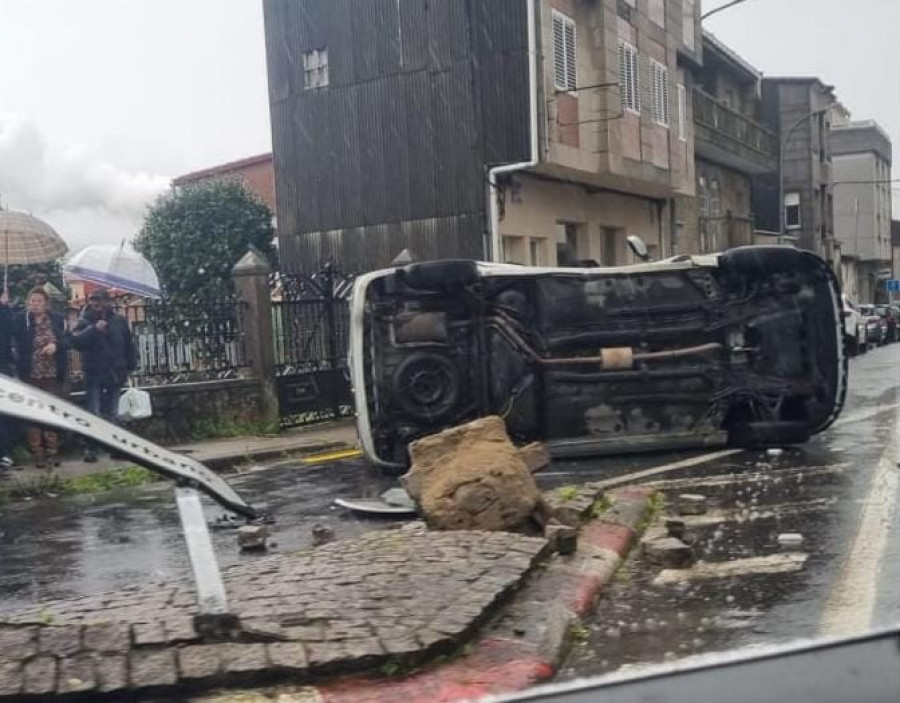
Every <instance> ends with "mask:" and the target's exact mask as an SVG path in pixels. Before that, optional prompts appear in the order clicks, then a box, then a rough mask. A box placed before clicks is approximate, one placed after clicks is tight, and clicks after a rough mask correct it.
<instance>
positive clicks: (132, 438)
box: [0, 374, 262, 519]
mask: <svg viewBox="0 0 900 703" xmlns="http://www.w3.org/2000/svg"><path fill="white" fill-rule="evenodd" d="M3 416H6V417H13V418H17V419H19V420H22V421H23V422H25V423H28V424H33V425H44V426H47V427H53V428H55V429H59V430H65V431H68V432H74V433H75V434H78V435H80V436H82V437H84V438H85V439H87V440H90V441H91V442H93V443H95V444H100V445H102V446H104V447H106V448H107V449H112V450H113V451H116V452H118V453H119V454H124V455H126V456H128V457H129V458H130V459H131V460H133V461H134V463H136V464H140V465H141V466H144V467H146V468H147V469H150V470H151V471H155V472H157V473H159V474H162V475H163V476H165V477H166V478H170V479H173V480H175V481H177V482H188V483H189V484H191V485H194V486H195V487H196V488H198V489H199V490H201V491H203V492H204V493H206V495H208V496H209V497H210V498H212V499H213V500H214V501H216V502H217V503H219V504H220V505H221V506H222V507H224V508H226V509H227V510H230V511H232V512H235V513H238V514H239V515H243V516H244V517H247V518H250V519H257V518H260V517H262V516H261V515H260V514H259V513H258V512H257V510H256V509H255V508H253V507H252V506H251V505H250V504H249V503H247V501H245V500H244V499H243V498H241V496H239V495H238V493H237V492H236V491H235V490H234V489H233V488H232V487H231V486H230V485H228V483H227V482H226V481H225V480H223V479H222V477H221V476H219V475H217V474H215V473H213V472H212V471H210V470H209V469H208V468H206V467H205V466H204V465H203V464H201V463H200V462H198V461H195V460H194V459H191V458H190V457H187V456H183V455H181V454H176V453H175V452H171V451H169V450H168V449H164V448H163V447H160V446H158V445H156V444H154V443H153V442H150V441H148V440H146V439H144V438H143V437H138V436H137V435H136V434H134V433H132V432H129V431H128V430H125V429H123V428H121V427H119V426H117V425H114V424H112V423H111V422H107V421H106V420H104V419H103V418H100V417H97V416H96V415H92V414H91V413H89V412H87V411H86V410H84V409H82V408H79V407H78V406H77V405H73V404H72V403H70V402H68V401H66V400H62V399H60V398H57V397H56V396H53V395H50V394H49V393H45V392H44V391H42V390H40V389H39V388H34V387H33V386H28V385H25V384H24V383H20V382H19V381H16V380H14V379H12V378H10V377H9V376H4V375H2V374H0V417H3Z"/></svg>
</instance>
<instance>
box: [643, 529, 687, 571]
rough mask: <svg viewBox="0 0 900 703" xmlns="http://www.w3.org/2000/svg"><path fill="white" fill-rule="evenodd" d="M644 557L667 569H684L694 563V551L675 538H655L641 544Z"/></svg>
mask: <svg viewBox="0 0 900 703" xmlns="http://www.w3.org/2000/svg"><path fill="white" fill-rule="evenodd" d="M641 550H642V553H643V555H644V557H645V558H646V559H647V560H648V561H650V562H651V563H653V564H657V565H658V566H662V567H665V568H667V569H686V568H688V567H690V566H691V565H692V564H693V563H694V551H693V550H692V549H691V548H690V547H689V546H688V545H686V544H685V543H684V542H682V541H681V540H680V539H678V538H676V537H657V538H654V539H649V540H644V541H643V542H641Z"/></svg>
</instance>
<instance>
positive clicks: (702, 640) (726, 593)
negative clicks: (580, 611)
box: [561, 345, 900, 679]
mask: <svg viewBox="0 0 900 703" xmlns="http://www.w3.org/2000/svg"><path fill="white" fill-rule="evenodd" d="M898 408H900V345H894V346H891V347H886V348H882V349H877V350H874V351H873V352H870V353H869V354H867V355H865V356H863V357H861V358H858V359H852V360H851V380H850V395H849V398H848V403H847V407H846V409H845V411H844V414H843V415H842V417H841V419H840V420H839V421H838V422H837V423H836V424H835V426H834V427H833V428H832V429H830V430H829V431H828V432H826V433H824V434H823V435H821V436H819V437H817V438H815V439H814V440H813V441H812V442H810V443H809V444H807V445H805V446H803V447H800V448H794V449H790V450H788V451H786V452H784V453H783V454H781V455H779V456H771V455H769V454H768V453H767V452H743V453H740V454H735V455H732V456H728V457H725V458H722V459H720V460H718V461H713V462H710V463H708V464H705V465H703V466H702V467H697V468H696V469H693V470H689V471H687V472H680V473H678V474H677V475H673V476H663V477H656V478H654V479H652V480H651V481H650V483H653V484H655V485H657V486H658V487H659V488H660V489H661V490H663V491H664V492H665V493H666V495H667V497H674V496H677V494H679V493H685V492H689V493H700V494H703V495H706V496H707V498H708V500H709V505H710V510H709V514H708V515H705V516H698V517H684V518H681V519H683V520H684V521H685V522H686V527H687V530H688V535H689V537H692V538H693V541H694V543H695V545H696V551H697V555H698V558H699V559H702V560H703V561H704V562H706V565H704V566H703V567H701V568H698V569H694V570H691V571H689V572H683V573H682V574H678V573H670V574H667V575H666V576H671V578H666V576H663V577H662V578H660V571H661V569H660V567H652V566H650V565H648V564H646V563H643V562H642V560H641V559H639V558H636V559H634V560H632V561H630V562H629V563H628V564H627V565H626V568H625V569H623V571H622V572H621V573H620V574H619V576H618V577H617V579H616V581H615V582H614V583H613V585H612V587H611V588H610V589H609V590H608V591H607V592H606V593H605V594H604V595H603V596H602V598H601V601H600V603H599V605H598V608H597V611H596V614H595V616H594V617H593V619H592V621H591V622H590V623H589V627H588V632H587V633H586V639H585V641H584V642H583V643H581V644H579V645H578V646H576V647H575V648H574V649H573V652H572V654H571V655H570V657H569V661H568V662H567V665H566V667H565V668H564V670H563V672H562V676H561V678H563V679H571V678H577V677H579V676H587V675H596V674H602V673H608V672H611V671H616V670H621V669H623V668H624V669H632V668H635V667H640V666H643V665H647V664H652V663H658V662H661V661H671V660H676V659H681V658H684V657H688V656H691V655H699V654H707V653H710V652H716V651H726V650H727V651H732V650H735V649H738V648H741V647H755V646H760V645H769V644H784V643H788V642H791V641H793V640H797V639H799V638H815V637H823V636H840V635H851V634H856V633H859V632H861V631H867V630H870V629H872V628H881V627H888V626H890V625H893V624H896V623H898V622H900V515H898V511H897V510H896V501H897V499H898V480H900V469H898V466H897V462H898V461H900V451H898V448H900V447H898V441H900V410H898ZM785 533H799V534H800V535H802V537H803V543H802V546H800V547H799V548H797V547H792V546H788V547H781V546H779V544H778V536H779V535H781V534H785ZM726 563H727V564H728V566H727V569H729V570H730V572H731V574H732V575H730V576H723V575H722V574H721V572H720V569H721V568H722V565H723V564H726Z"/></svg>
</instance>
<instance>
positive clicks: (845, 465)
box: [0, 345, 900, 677]
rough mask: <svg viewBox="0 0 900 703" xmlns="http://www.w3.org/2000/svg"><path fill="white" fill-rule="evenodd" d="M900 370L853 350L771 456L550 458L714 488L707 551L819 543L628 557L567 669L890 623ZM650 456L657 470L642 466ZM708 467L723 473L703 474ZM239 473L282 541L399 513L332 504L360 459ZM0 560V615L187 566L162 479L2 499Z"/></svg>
mask: <svg viewBox="0 0 900 703" xmlns="http://www.w3.org/2000/svg"><path fill="white" fill-rule="evenodd" d="M898 368H900V345H894V346H891V347H887V348H883V349H879V350H876V351H874V352H872V353H870V354H868V355H866V356H864V357H861V358H858V359H854V360H852V361H851V385H850V397H849V399H848V404H847V407H846V409H845V411H844V415H843V416H842V418H841V420H840V421H839V423H838V424H837V425H836V426H835V427H834V428H833V429H831V430H829V432H827V433H826V434H825V435H822V436H821V437H818V438H816V439H815V440H814V441H813V442H811V443H810V444H808V445H806V446H804V447H802V448H797V449H792V450H789V451H787V452H785V453H784V454H783V455H782V456H780V457H777V458H774V459H773V458H772V457H769V456H767V455H766V453H765V452H705V453H698V452H678V453H663V454H651V455H644V456H638V457H627V458H602V459H596V460H591V461H580V462H555V463H554V465H553V466H552V467H551V468H550V469H549V470H548V471H547V472H545V473H544V474H542V475H540V476H539V479H540V483H541V484H542V487H543V488H550V487H555V486H562V485H566V484H572V483H578V482H581V481H590V480H598V479H603V478H609V477H615V476H623V475H631V474H636V475H638V476H640V480H641V481H642V482H645V483H646V482H655V483H656V484H658V485H659V487H660V488H661V489H663V490H665V491H667V492H674V493H678V492H684V491H685V490H689V491H690V492H701V493H705V494H707V495H709V496H710V498H711V499H714V503H716V504H715V511H714V513H713V515H712V518H715V517H716V515H719V516H720V517H722V518H723V519H722V520H721V522H716V521H715V520H712V521H710V519H709V518H708V519H707V522H706V524H695V525H692V526H690V527H691V530H692V532H693V533H694V534H695V535H696V537H697V540H698V542H699V543H701V547H700V548H701V550H702V556H703V558H704V559H707V560H709V561H722V560H734V559H746V558H750V557H757V556H766V555H772V554H774V555H775V556H776V557H778V556H779V555H780V554H783V553H782V552H779V551H778V549H777V545H776V544H775V541H774V540H775V537H776V536H777V534H779V533H782V532H799V533H801V534H803V535H804V537H805V539H806V542H805V543H804V545H803V551H804V552H805V553H806V554H808V555H809V556H808V558H807V560H806V561H805V563H803V564H802V565H801V568H799V569H797V570H794V571H791V572H788V573H778V574H771V575H764V576H753V577H747V576H741V577H739V578H733V579H726V580H723V579H709V580H704V581H688V582H686V583H674V584H669V585H665V586H653V585H652V584H651V583H650V580H651V579H652V577H653V576H655V574H656V572H658V569H657V570H655V571H650V570H648V569H646V568H645V567H642V566H641V564H640V563H632V564H630V565H629V566H628V567H627V570H626V571H625V572H624V575H623V576H622V577H621V578H619V579H618V580H617V581H616V582H615V584H614V585H613V587H612V588H611V589H610V591H609V593H608V595H607V596H606V597H605V598H604V599H603V600H602V601H601V603H600V607H599V609H598V612H597V616H596V618H595V619H594V621H593V623H592V624H591V627H590V633H591V634H590V638H589V641H588V642H587V643H586V646H580V647H578V648H576V650H575V652H574V653H573V655H572V657H571V659H570V662H569V665H568V668H567V670H566V671H565V673H564V675H565V676H569V677H574V676H578V675H583V674H593V673H601V672H606V671H611V670H615V669H618V668H620V667H622V666H626V667H627V666H631V665H634V664H636V663H647V662H652V661H660V660H663V659H666V658H669V659H671V658H673V657H682V656H686V655H689V654H694V653H699V652H706V651H714V650H721V649H732V648H734V647H737V646H746V645H753V644H759V643H771V642H784V641H789V640H792V639H795V638H797V637H801V636H815V635H817V634H820V633H823V632H830V633H835V632H840V631H841V628H842V627H844V626H846V627H853V626H854V625H853V623H858V622H859V621H860V618H862V619H867V618H868V617H870V616H871V619H872V621H873V622H877V623H882V624H884V623H887V622H889V621H893V620H896V613H897V612H898V610H897V607H898V605H900V586H898V584H900V537H896V536H895V535H897V534H900V530H898V529H897V528H898V527H900V525H898V524H897V523H898V518H897V516H896V514H894V516H893V523H892V524H890V525H884V526H882V525H880V523H879V522H878V520H879V519H882V518H883V517H884V515H883V514H882V513H877V514H874V515H873V516H870V519H869V522H868V523H865V521H861V519H860V517H861V512H862V510H861V509H862V508H863V507H864V505H865V502H866V498H867V496H869V495H870V491H871V489H872V488H873V487H872V479H873V476H875V477H877V478H878V480H879V481H880V483H881V484H882V485H881V487H882V492H881V493H880V494H879V493H878V491H877V490H876V493H875V495H878V496H879V500H882V499H884V498H885V495H884V490H883V489H884V488H885V484H884V479H885V472H884V466H882V471H881V472H880V473H879V471H878V467H879V461H880V460H881V461H882V464H883V458H882V454H885V456H887V452H889V451H894V449H892V448H891V446H890V442H889V440H890V439H891V437H892V433H893V432H894V430H895V429H896V418H897V416H898V410H897V409H898V407H900V390H898V386H900V374H898V373H897V369H898ZM767 464H771V466H768V465H767ZM649 469H662V470H661V471H656V472H653V473H652V475H647V474H648V470H649ZM732 474H734V475H735V477H736V478H737V479H738V480H736V481H735V480H733V477H732ZM889 475H890V474H888V476H889ZM704 477H707V478H704ZM709 477H719V478H717V479H715V480H712V483H711V485H706V484H704V483H703V481H710V480H711V479H710V478H709ZM232 481H233V483H234V485H235V486H236V487H237V489H238V490H239V491H241V493H243V494H244V495H246V497H247V498H248V499H249V500H251V502H254V503H259V504H266V505H267V507H268V509H269V510H271V511H272V512H273V513H274V514H275V516H276V519H277V523H276V524H275V525H273V526H272V540H273V541H274V542H275V543H276V545H277V546H276V550H275V551H280V552H286V551H291V550H295V549H300V548H304V547H307V546H309V545H310V544H311V528H312V526H313V525H314V524H316V523H323V524H327V525H329V526H331V527H332V528H333V529H334V531H335V533H336V535H337V537H339V538H340V537H347V536H352V535H354V534H358V533H360V532H363V531H366V530H372V529H385V528H387V527H389V526H390V525H392V524H396V523H392V522H383V521H372V520H364V519H360V518H356V517H354V516H352V515H348V514H347V513H344V512H343V511H340V510H336V509H335V508H333V507H332V501H333V499H334V498H336V497H345V498H351V497H360V496H363V497H372V496H375V495H378V494H379V493H380V492H381V491H383V490H384V489H385V488H387V487H390V486H391V485H393V484H394V481H393V480H391V479H386V478H383V477H381V476H378V475H377V474H373V473H372V472H370V471H369V470H368V469H367V468H366V467H365V466H364V464H363V463H362V462H361V461H338V462H334V463H328V464H321V465H313V466H304V465H300V464H299V463H290V464H282V465H278V466H276V467H274V468H267V469H265V470H262V471H255V472H249V473H246V474H242V475H239V476H235V477H234V478H233V479H232ZM685 481H686V482H685ZM679 482H681V483H679ZM886 485H887V487H888V488H889V487H890V482H888V484H886ZM876 488H877V487H876ZM219 514H221V510H219V509H218V508H217V507H216V506H215V505H214V504H212V503H209V502H207V515H208V516H209V517H210V518H211V519H213V518H215V517H216V516H217V515H219ZM736 517H737V518H739V519H735V518H736ZM882 521H883V520H882ZM700 522H702V521H700ZM863 523H865V524H863ZM866 525H868V529H869V532H867V533H864V534H865V536H871V534H875V535H876V536H878V534H880V533H885V532H886V534H887V535H888V536H889V538H887V539H886V540H885V541H884V544H883V547H884V549H883V555H880V554H874V556H873V554H868V555H866V557H867V559H868V561H866V560H862V561H861V563H856V564H853V563H851V562H848V561H847V557H848V553H849V551H850V545H851V544H852V543H853V542H854V539H856V537H857V534H858V533H860V531H861V530H862V529H863V528H864V527H866ZM873 526H874V527H873ZM879 528H882V529H879ZM883 528H887V529H886V530H885V529H883ZM873 529H874V533H873V532H872V530H873ZM213 536H214V541H215V544H216V548H217V552H218V555H219V559H220V562H221V563H222V564H223V565H228V564H232V563H235V562H238V561H241V560H244V559H252V558H254V557H252V556H244V555H241V554H239V553H238V551H237V548H236V538H235V535H234V534H233V533H232V532H230V531H222V532H214V535H213ZM879 556H883V558H881V559H879ZM749 563H751V564H752V562H749ZM878 563H883V569H882V570H881V572H880V577H879V580H878V581H877V588H876V589H875V594H876V596H877V597H875V598H874V600H873V602H872V603H871V604H870V605H871V606H872V609H873V610H872V613H868V611H866V610H865V607H866V606H865V605H864V607H863V610H862V612H860V609H859V607H858V605H859V604H858V603H857V602H856V601H858V600H859V599H858V598H855V597H851V598H850V599H849V603H848V598H847V596H848V594H850V595H851V596H853V589H855V588H859V584H860V583H865V582H866V578H868V577H869V576H871V574H872V573H873V572H872V568H873V567H874V566H875V565H876V564H878ZM0 564H2V570H0V613H2V612H3V611H11V610H17V609H20V608H22V607H25V606H28V605H31V604H33V603H35V602H40V601H43V600H49V599H55V598H62V597H73V596H78V595H82V594H86V593H97V592H100V591H105V590H112V589H115V588H118V587H120V586H123V585H128V584H134V583H146V582H151V581H172V580H180V579H186V578H189V567H188V563H187V554H186V550H185V547H184V542H183V540H182V537H181V533H180V529H179V525H178V519H177V514H176V510H175V506H174V501H173V497H172V489H171V487H170V486H169V485H168V484H158V485H154V486H151V487H144V488H139V489H132V490H124V491H118V492H115V493H109V494H105V495H101V496H83V497H78V498H66V499H56V500H44V501H34V502H31V503H24V504H16V505H10V506H7V507H5V508H4V509H3V513H2V515H0ZM836 584H843V586H844V587H845V592H843V593H842V592H840V591H835V585H836ZM847 589H849V590H847ZM836 593H837V595H835V594H836ZM863 595H864V596H865V594H863ZM869 595H871V594H869ZM829 599H831V600H829ZM862 600H863V601H865V600H866V598H863V599H862ZM829 602H830V603H831V604H832V606H834V608H833V609H834V612H835V613H836V614H837V615H836V617H835V618H834V621H833V622H831V623H830V624H829V623H828V621H827V618H825V610H826V603H829ZM841 604H843V605H841Z"/></svg>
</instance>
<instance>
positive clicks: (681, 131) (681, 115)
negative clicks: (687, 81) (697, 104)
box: [678, 83, 687, 142]
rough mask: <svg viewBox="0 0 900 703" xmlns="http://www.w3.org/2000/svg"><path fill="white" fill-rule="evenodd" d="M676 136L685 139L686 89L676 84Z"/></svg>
mask: <svg viewBox="0 0 900 703" xmlns="http://www.w3.org/2000/svg"><path fill="white" fill-rule="evenodd" d="M678 138H679V139H680V140H681V141H683V142H684V141H687V89H686V88H685V87H684V86H683V85H682V84H681V83H679V84H678Z"/></svg>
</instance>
